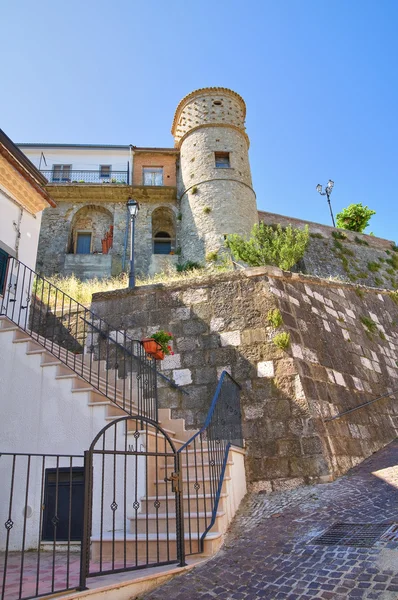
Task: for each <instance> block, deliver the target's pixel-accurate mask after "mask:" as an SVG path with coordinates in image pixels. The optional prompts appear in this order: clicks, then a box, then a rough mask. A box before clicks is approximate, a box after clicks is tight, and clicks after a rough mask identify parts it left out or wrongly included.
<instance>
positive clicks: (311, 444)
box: [301, 436, 323, 456]
mask: <svg viewBox="0 0 398 600" xmlns="http://www.w3.org/2000/svg"><path fill="white" fill-rule="evenodd" d="M301 445H302V448H303V454H305V455H309V456H310V455H311V454H322V451H323V446H322V442H321V440H320V438H319V437H315V436H313V437H304V438H302V440H301Z"/></svg>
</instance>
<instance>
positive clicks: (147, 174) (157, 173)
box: [142, 167, 163, 185]
mask: <svg viewBox="0 0 398 600" xmlns="http://www.w3.org/2000/svg"><path fill="white" fill-rule="evenodd" d="M142 174H143V181H144V185H163V167H143V168H142Z"/></svg>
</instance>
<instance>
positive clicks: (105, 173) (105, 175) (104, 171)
mask: <svg viewBox="0 0 398 600" xmlns="http://www.w3.org/2000/svg"><path fill="white" fill-rule="evenodd" d="M110 176H111V165H100V177H101V179H109V177H110Z"/></svg>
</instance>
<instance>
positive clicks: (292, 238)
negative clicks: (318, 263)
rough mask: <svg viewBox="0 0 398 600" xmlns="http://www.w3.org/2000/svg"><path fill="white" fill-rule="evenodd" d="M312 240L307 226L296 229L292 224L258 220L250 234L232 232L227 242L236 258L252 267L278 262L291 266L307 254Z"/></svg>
mask: <svg viewBox="0 0 398 600" xmlns="http://www.w3.org/2000/svg"><path fill="white" fill-rule="evenodd" d="M308 240H309V233H308V226H307V225H306V227H305V229H295V228H293V227H292V226H291V225H288V226H287V227H284V228H282V226H281V225H280V224H278V225H277V226H276V227H273V226H270V225H265V224H264V223H259V224H258V225H255V226H254V227H253V229H252V231H251V234H250V238H249V239H248V240H246V239H244V238H243V237H242V236H240V235H238V234H236V233H235V234H233V235H229V236H228V238H227V240H226V246H227V247H228V248H230V250H231V252H232V254H233V256H234V258H236V259H238V260H241V261H243V262H245V263H246V264H248V265H250V266H251V267H261V266H264V265H275V266H276V267H280V268H281V269H284V270H286V271H287V270H289V269H290V268H291V267H292V266H293V265H295V264H296V262H297V261H298V260H300V258H302V257H303V256H304V252H305V249H306V248H307V245H308Z"/></svg>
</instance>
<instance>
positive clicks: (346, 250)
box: [341, 247, 355, 256]
mask: <svg viewBox="0 0 398 600" xmlns="http://www.w3.org/2000/svg"><path fill="white" fill-rule="evenodd" d="M341 252H342V253H343V254H346V255H347V256H355V252H354V251H353V250H351V249H350V248H344V247H343V248H342V250H341Z"/></svg>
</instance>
